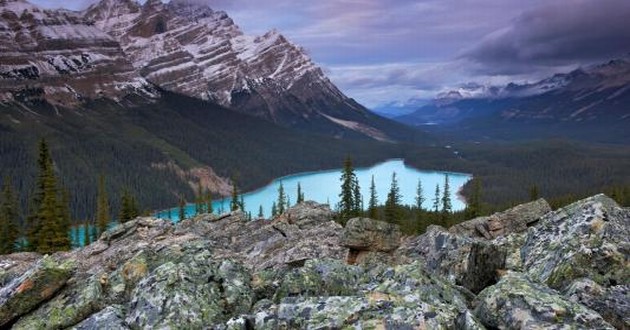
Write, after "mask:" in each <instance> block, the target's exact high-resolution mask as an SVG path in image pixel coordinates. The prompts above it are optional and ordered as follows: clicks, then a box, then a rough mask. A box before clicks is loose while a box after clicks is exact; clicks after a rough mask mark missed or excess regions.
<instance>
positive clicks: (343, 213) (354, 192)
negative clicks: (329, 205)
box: [337, 157, 361, 223]
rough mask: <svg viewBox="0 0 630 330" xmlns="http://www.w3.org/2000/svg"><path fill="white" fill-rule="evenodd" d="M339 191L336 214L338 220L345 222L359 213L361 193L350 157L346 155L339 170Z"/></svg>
mask: <svg viewBox="0 0 630 330" xmlns="http://www.w3.org/2000/svg"><path fill="white" fill-rule="evenodd" d="M339 180H340V181H341V193H340V194H339V199H340V200H339V205H338V206H337V208H338V214H339V220H341V222H342V223H345V222H346V221H348V220H349V219H351V218H353V217H357V216H359V215H360V207H361V206H360V201H357V199H359V200H360V196H361V193H360V191H359V188H358V185H359V184H358V180H357V176H356V174H355V173H354V168H353V167H352V159H350V157H347V158H346V159H345V160H344V162H343V170H342V172H341V178H339Z"/></svg>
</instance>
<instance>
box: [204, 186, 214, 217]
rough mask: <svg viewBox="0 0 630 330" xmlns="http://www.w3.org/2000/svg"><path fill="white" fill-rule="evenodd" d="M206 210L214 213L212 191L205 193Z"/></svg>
mask: <svg viewBox="0 0 630 330" xmlns="http://www.w3.org/2000/svg"><path fill="white" fill-rule="evenodd" d="M205 199H206V211H207V212H208V213H210V214H212V213H214V209H213V207H212V193H211V192H210V191H208V192H207V193H206V198H205Z"/></svg>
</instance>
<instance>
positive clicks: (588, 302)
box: [562, 278, 630, 329]
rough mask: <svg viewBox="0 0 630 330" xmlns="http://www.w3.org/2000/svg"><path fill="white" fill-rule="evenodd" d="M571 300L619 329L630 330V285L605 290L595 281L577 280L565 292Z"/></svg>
mask: <svg viewBox="0 0 630 330" xmlns="http://www.w3.org/2000/svg"><path fill="white" fill-rule="evenodd" d="M562 293H563V295H565V296H566V297H567V298H568V299H569V300H571V301H573V302H576V303H579V304H582V305H584V306H586V307H588V308H590V309H592V310H594V311H596V312H598V313H599V314H600V315H601V316H602V317H603V318H604V320H606V321H607V322H608V323H610V324H612V325H613V326H614V327H615V328H617V329H630V285H628V284H626V285H615V286H611V287H608V288H605V287H603V286H601V285H599V284H597V283H595V282H594V281H593V280H590V279H588V278H581V279H577V280H575V281H574V282H573V283H572V284H571V285H569V286H568V287H567V288H566V289H565V290H564V291H563V292H562Z"/></svg>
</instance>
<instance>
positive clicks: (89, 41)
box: [0, 0, 155, 107]
mask: <svg viewBox="0 0 630 330" xmlns="http://www.w3.org/2000/svg"><path fill="white" fill-rule="evenodd" d="M134 93H138V94H141V95H144V96H150V97H154V96H155V91H154V90H153V89H152V87H150V86H149V84H148V83H147V82H146V81H145V80H144V79H143V78H142V77H141V76H140V75H139V74H138V73H137V72H136V71H135V69H134V68H133V66H132V65H131V64H130V63H129V62H128V61H127V60H126V59H125V54H124V53H123V51H122V50H121V48H120V46H119V43H118V42H117V41H116V40H115V39H114V38H112V37H111V36H110V35H108V34H107V33H105V32H103V31H102V30H100V29H98V28H97V27H95V26H93V25H90V24H87V22H86V21H85V20H84V19H83V17H82V16H81V15H80V13H75V12H71V11H63V10H44V9H41V8H39V7H37V6H34V5H32V4H30V3H28V2H27V1H24V0H2V1H0V103H5V102H11V101H16V102H28V101H29V100H33V99H35V100H41V99H43V100H46V101H48V102H49V103H51V104H53V105H56V106H62V107H72V106H76V105H78V104H80V103H82V102H84V101H85V99H98V98H109V99H114V100H118V99H120V98H122V97H124V96H126V95H129V94H134Z"/></svg>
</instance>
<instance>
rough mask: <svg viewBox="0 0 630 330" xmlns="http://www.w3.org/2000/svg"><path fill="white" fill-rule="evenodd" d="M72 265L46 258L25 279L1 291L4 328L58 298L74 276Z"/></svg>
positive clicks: (1, 325)
mask: <svg viewBox="0 0 630 330" xmlns="http://www.w3.org/2000/svg"><path fill="white" fill-rule="evenodd" d="M72 270H73V267H72V264H71V263H69V262H66V263H59V262H57V261H55V260H53V259H52V258H50V257H44V258H43V259H41V260H40V261H38V262H37V264H36V265H35V266H34V267H32V268H31V269H29V270H28V271H27V272H26V273H25V274H24V275H22V276H20V277H19V278H16V279H14V280H13V281H11V283H9V284H8V285H6V286H4V287H2V288H1V289H0V327H3V326H5V325H6V324H8V323H9V322H11V321H13V320H14V319H16V318H17V317H20V316H22V315H24V314H26V313H28V312H30V311H31V310H32V309H33V308H35V307H37V306H38V305H39V304H41V303H42V302H44V301H46V300H48V299H50V298H52V297H54V295H55V294H56V293H57V291H59V289H61V288H62V287H63V285H64V284H66V281H68V279H69V278H70V276H71V275H72Z"/></svg>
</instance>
